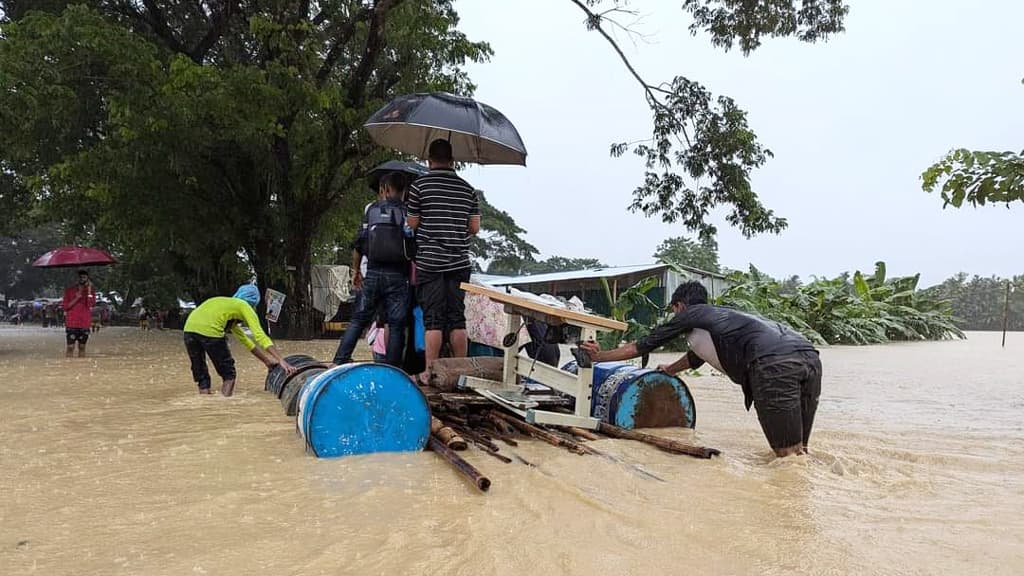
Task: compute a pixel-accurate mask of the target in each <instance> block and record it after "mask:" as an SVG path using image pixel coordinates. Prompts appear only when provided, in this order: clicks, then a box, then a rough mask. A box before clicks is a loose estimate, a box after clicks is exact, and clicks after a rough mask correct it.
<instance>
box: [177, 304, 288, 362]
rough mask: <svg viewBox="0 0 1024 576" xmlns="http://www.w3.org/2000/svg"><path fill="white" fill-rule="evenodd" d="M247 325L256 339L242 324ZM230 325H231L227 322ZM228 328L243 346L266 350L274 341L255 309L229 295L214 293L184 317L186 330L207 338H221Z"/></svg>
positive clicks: (247, 348)
mask: <svg viewBox="0 0 1024 576" xmlns="http://www.w3.org/2000/svg"><path fill="white" fill-rule="evenodd" d="M240 323H241V324H245V325H246V326H248V327H249V330H250V331H251V332H252V335H253V337H254V338H255V339H256V342H255V343H253V341H252V340H250V339H249V337H248V336H246V335H245V332H243V331H242V326H241V324H240ZM229 325H230V326H229ZM229 328H230V330H231V333H232V334H234V335H235V336H236V337H237V338H238V341H239V342H241V343H242V345H243V346H245V348H246V350H252V349H253V348H255V347H256V344H259V345H260V348H263V349H264V350H266V349H267V348H270V347H271V346H273V345H274V342H273V341H272V340H271V339H270V337H269V336H267V335H266V333H264V332H263V328H261V327H260V320H259V318H258V317H257V316H256V311H255V310H253V308H252V306H250V305H249V303H248V302H245V301H244V300H240V299H238V298H230V297H227V296H215V297H213V298H210V299H209V300H207V301H205V302H203V303H202V304H200V305H199V306H198V307H197V308H196V309H195V310H193V311H192V313H191V314H189V315H188V320H186V321H185V332H194V333H196V334H200V335H202V336H206V337H208V338H223V337H224V336H225V335H227V331H228V329H229Z"/></svg>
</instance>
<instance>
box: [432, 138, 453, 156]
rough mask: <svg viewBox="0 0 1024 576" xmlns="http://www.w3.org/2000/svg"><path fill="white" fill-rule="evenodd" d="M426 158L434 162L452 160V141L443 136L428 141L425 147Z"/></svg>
mask: <svg viewBox="0 0 1024 576" xmlns="http://www.w3.org/2000/svg"><path fill="white" fill-rule="evenodd" d="M427 158H428V159H430V160H433V161H435V162H451V161H452V143H451V142H449V141H447V140H445V139H444V138H438V139H437V140H434V141H433V142H431V143H430V147H429V148H427Z"/></svg>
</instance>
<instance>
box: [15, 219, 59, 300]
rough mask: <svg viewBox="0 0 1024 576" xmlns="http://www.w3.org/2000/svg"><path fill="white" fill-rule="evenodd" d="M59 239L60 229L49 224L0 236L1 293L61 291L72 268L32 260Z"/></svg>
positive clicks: (21, 296)
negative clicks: (46, 266) (34, 264)
mask: <svg viewBox="0 0 1024 576" xmlns="http://www.w3.org/2000/svg"><path fill="white" fill-rule="evenodd" d="M61 240H62V237H61V231H60V229H59V228H58V227H57V226H52V225H51V226H43V227H39V228H34V229H30V230H24V231H22V232H21V233H19V234H18V235H16V236H6V237H0V293H2V294H4V296H5V297H6V298H8V299H10V300H28V299H32V298H36V297H39V296H50V297H55V296H57V295H58V294H60V291H61V289H62V284H63V283H64V282H66V281H68V279H69V278H70V277H71V276H72V275H73V272H74V271H70V272H69V271H68V270H63V271H62V270H48V269H44V268H33V267H32V262H33V261H34V260H35V259H36V258H38V257H40V256H42V255H43V253H44V252H47V251H48V250H51V249H52V248H54V247H55V246H57V245H59V244H60V243H61Z"/></svg>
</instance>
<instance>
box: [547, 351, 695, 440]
mask: <svg viewBox="0 0 1024 576" xmlns="http://www.w3.org/2000/svg"><path fill="white" fill-rule="evenodd" d="M562 370H565V371H567V372H572V373H573V374H576V362H569V363H568V364H566V365H565V366H563V367H562ZM590 412H591V415H592V416H593V417H594V418H597V419H599V420H602V421H604V422H607V423H609V424H613V425H615V426H618V427H620V428H629V429H632V428H668V427H682V428H693V427H694V426H695V425H696V423H697V408H696V406H695V405H694V402H693V395H691V394H690V389H689V388H687V387H686V383H685V382H683V381H682V380H681V379H679V377H677V376H675V375H672V374H665V373H664V372H658V371H657V370H649V369H644V368H637V367H636V366H633V365H632V364H627V363H625V362H598V363H597V364H594V388H593V394H592V395H591V403H590Z"/></svg>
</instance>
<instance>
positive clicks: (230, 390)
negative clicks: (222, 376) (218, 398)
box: [220, 380, 235, 396]
mask: <svg viewBox="0 0 1024 576" xmlns="http://www.w3.org/2000/svg"><path fill="white" fill-rule="evenodd" d="M234 392H235V381H234V380H225V381H224V384H222V385H221V387H220V393H221V395H222V396H231V395H232V394H234Z"/></svg>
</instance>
